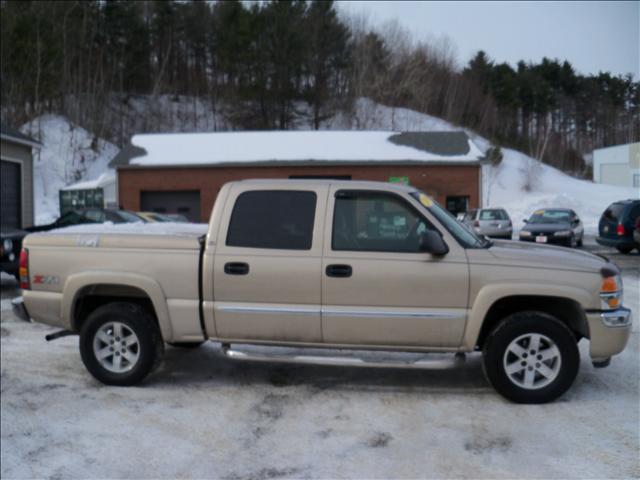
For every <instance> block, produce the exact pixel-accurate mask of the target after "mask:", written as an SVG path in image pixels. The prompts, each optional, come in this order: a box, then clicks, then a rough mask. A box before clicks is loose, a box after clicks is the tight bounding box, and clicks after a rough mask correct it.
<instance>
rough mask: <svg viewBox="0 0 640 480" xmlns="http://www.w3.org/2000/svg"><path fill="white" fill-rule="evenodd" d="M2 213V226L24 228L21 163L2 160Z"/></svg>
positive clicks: (0, 211)
mask: <svg viewBox="0 0 640 480" xmlns="http://www.w3.org/2000/svg"><path fill="white" fill-rule="evenodd" d="M0 165H1V167H0V197H1V198H0V215H1V217H0V218H1V221H0V222H1V223H2V228H22V220H21V218H20V217H21V216H22V210H21V208H20V207H21V201H20V200H21V196H22V194H21V182H22V178H21V175H20V168H21V166H20V164H19V163H15V162H7V161H5V160H2V161H1V162H0Z"/></svg>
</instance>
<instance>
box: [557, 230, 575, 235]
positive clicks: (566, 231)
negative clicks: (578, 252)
mask: <svg viewBox="0 0 640 480" xmlns="http://www.w3.org/2000/svg"><path fill="white" fill-rule="evenodd" d="M554 235H555V236H556V237H568V236H569V235H571V230H560V231H559V232H556V233H554Z"/></svg>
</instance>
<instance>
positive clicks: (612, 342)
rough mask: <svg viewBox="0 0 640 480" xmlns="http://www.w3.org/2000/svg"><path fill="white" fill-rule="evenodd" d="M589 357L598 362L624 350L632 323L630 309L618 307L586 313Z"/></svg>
mask: <svg viewBox="0 0 640 480" xmlns="http://www.w3.org/2000/svg"><path fill="white" fill-rule="evenodd" d="M587 323H588V324H589V339H590V340H591V348H590V353H591V358H592V359H593V360H594V361H596V362H598V361H603V360H606V359H607V358H609V357H611V356H612V355H616V354H618V353H620V352H622V351H623V350H624V348H625V347H626V346H627V341H628V340H629V335H630V334H631V324H632V323H633V319H632V315H631V310H629V309H628V308H624V307H620V308H617V309H615V310H610V311H609V310H607V311H597V312H588V313H587Z"/></svg>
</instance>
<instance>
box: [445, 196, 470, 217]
mask: <svg viewBox="0 0 640 480" xmlns="http://www.w3.org/2000/svg"><path fill="white" fill-rule="evenodd" d="M446 206H447V210H449V212H451V213H452V214H453V215H457V214H458V213H461V212H466V211H467V210H469V196H468V195H462V196H448V197H447V200H446Z"/></svg>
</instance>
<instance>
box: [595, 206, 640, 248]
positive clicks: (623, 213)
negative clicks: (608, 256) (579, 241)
mask: <svg viewBox="0 0 640 480" xmlns="http://www.w3.org/2000/svg"><path fill="white" fill-rule="evenodd" d="M639 217H640V200H638V199H628V200H620V201H619V202H614V203H612V204H611V205H609V206H608V207H607V209H606V210H605V211H604V213H603V214H602V216H601V217H600V222H599V223H598V238H596V241H597V242H598V243H599V244H600V245H604V246H607V247H614V248H616V249H617V250H618V251H619V252H620V253H630V252H631V250H633V249H634V248H637V249H638V250H640V244H639V243H638V242H637V241H636V240H635V239H634V238H633V231H634V229H635V227H636V221H637V220H638V218H639Z"/></svg>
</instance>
